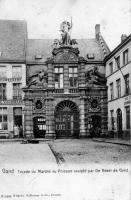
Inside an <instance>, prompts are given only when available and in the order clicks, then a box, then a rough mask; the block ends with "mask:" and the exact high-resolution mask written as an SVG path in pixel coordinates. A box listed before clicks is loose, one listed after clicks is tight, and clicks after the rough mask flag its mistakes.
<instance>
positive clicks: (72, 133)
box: [55, 101, 79, 138]
mask: <svg viewBox="0 0 131 200" xmlns="http://www.w3.org/2000/svg"><path fill="white" fill-rule="evenodd" d="M55 131H56V137H57V138H58V137H78V136H79V112H78V109H77V107H76V105H75V104H74V103H73V102H70V101H63V102H61V103H60V104H58V106H57V108H56V112H55Z"/></svg>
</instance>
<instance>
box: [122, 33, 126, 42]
mask: <svg viewBox="0 0 131 200" xmlns="http://www.w3.org/2000/svg"><path fill="white" fill-rule="evenodd" d="M126 38H127V35H126V34H122V35H121V42H123V41H124V40H125V39H126Z"/></svg>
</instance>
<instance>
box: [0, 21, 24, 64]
mask: <svg viewBox="0 0 131 200" xmlns="http://www.w3.org/2000/svg"><path fill="white" fill-rule="evenodd" d="M26 39H27V26H26V22H25V21H21V20H0V52H1V56H0V61H2V60H4V61H23V60H25V48H26V44H25V42H26Z"/></svg>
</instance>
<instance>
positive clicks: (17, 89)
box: [13, 83, 22, 99]
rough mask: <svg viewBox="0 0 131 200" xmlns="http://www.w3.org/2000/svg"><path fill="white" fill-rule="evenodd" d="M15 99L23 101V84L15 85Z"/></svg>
mask: <svg viewBox="0 0 131 200" xmlns="http://www.w3.org/2000/svg"><path fill="white" fill-rule="evenodd" d="M13 99H22V89H21V83H13Z"/></svg>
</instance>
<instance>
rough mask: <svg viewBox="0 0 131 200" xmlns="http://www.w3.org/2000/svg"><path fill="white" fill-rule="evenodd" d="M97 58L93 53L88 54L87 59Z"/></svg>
mask: <svg viewBox="0 0 131 200" xmlns="http://www.w3.org/2000/svg"><path fill="white" fill-rule="evenodd" d="M94 58H95V56H94V54H93V53H90V54H87V59H94Z"/></svg>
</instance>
